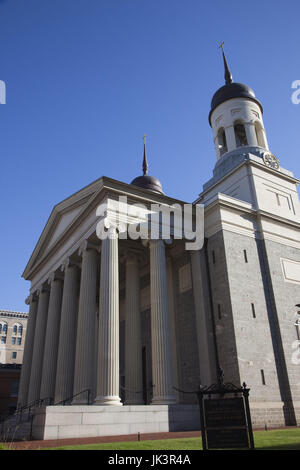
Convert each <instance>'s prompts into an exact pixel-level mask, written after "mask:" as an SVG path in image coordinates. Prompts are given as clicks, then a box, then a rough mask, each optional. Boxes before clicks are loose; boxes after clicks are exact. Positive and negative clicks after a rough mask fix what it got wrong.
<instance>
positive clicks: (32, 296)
mask: <svg viewBox="0 0 300 470" xmlns="http://www.w3.org/2000/svg"><path fill="white" fill-rule="evenodd" d="M37 300H38V292H37V291H34V292H31V293H30V294H29V296H28V297H26V299H25V304H26V305H30V304H31V302H35V301H37Z"/></svg>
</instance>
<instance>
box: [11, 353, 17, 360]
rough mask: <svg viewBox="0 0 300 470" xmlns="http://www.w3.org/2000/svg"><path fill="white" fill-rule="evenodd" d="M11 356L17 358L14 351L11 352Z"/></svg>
mask: <svg viewBox="0 0 300 470" xmlns="http://www.w3.org/2000/svg"><path fill="white" fill-rule="evenodd" d="M11 358H12V359H17V353H16V351H13V352H12V353H11Z"/></svg>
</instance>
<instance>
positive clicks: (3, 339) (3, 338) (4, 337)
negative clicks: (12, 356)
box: [1, 336, 6, 344]
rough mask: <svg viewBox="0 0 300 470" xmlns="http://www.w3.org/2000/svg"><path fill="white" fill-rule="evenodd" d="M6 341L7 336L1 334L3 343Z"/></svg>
mask: <svg viewBox="0 0 300 470" xmlns="http://www.w3.org/2000/svg"><path fill="white" fill-rule="evenodd" d="M5 343H6V336H1V344H5Z"/></svg>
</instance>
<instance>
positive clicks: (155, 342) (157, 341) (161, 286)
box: [149, 240, 176, 405]
mask: <svg viewBox="0 0 300 470" xmlns="http://www.w3.org/2000/svg"><path fill="white" fill-rule="evenodd" d="M149 244H150V283H151V339H152V377H153V378H152V382H153V399H152V404H153V405H167V404H174V403H176V399H175V395H174V390H173V379H172V359H171V346H170V326H169V325H170V324H169V306H168V284H167V274H166V258H165V245H164V242H163V240H150V242H149Z"/></svg>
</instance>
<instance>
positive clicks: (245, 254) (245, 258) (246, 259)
mask: <svg viewBox="0 0 300 470" xmlns="http://www.w3.org/2000/svg"><path fill="white" fill-rule="evenodd" d="M244 260H245V263H248V257H247V251H246V250H244Z"/></svg>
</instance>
